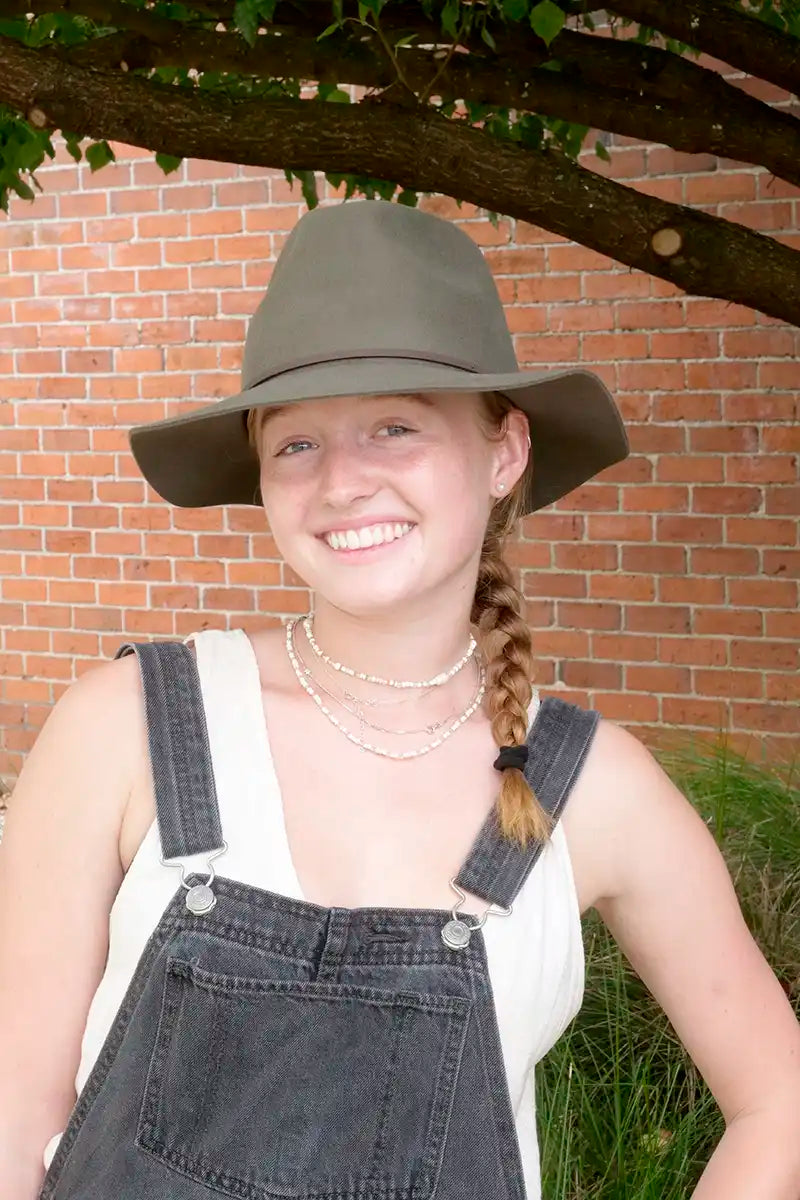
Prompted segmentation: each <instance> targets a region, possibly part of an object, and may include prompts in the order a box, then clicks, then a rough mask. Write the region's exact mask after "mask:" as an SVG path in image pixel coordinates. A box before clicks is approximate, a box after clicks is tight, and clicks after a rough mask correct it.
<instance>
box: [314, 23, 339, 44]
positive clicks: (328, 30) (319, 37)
mask: <svg viewBox="0 0 800 1200" xmlns="http://www.w3.org/2000/svg"><path fill="white" fill-rule="evenodd" d="M339 29H341V24H340V23H339V22H338V21H334V22H333V24H332V25H327V26H326V27H325V29H323V31H322V33H319V34H317V37H316V40H317V41H318V42H321V41H322V39H323V38H326V37H330V36H331V34H332V33H336V32H337V31H338V30H339Z"/></svg>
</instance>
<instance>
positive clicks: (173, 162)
mask: <svg viewBox="0 0 800 1200" xmlns="http://www.w3.org/2000/svg"><path fill="white" fill-rule="evenodd" d="M156 162H157V163H158V165H159V166H160V167H161V170H162V171H163V172H164V174H165V175H169V174H170V172H171V171H177V169H178V167H179V166H180V165H181V163H182V162H183V159H182V158H176V157H175V155H174V154H162V153H161V152H160V151H158V152H157V153H156Z"/></svg>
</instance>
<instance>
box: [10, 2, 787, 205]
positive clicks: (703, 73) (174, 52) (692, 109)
mask: <svg viewBox="0 0 800 1200" xmlns="http://www.w3.org/2000/svg"><path fill="white" fill-rule="evenodd" d="M0 7H3V8H4V9H6V10H8V9H9V8H13V7H18V8H19V10H20V11H22V10H25V9H30V10H32V11H35V12H45V11H63V10H64V9H65V7H67V8H69V10H70V11H72V12H80V13H81V14H82V15H85V16H90V17H92V18H93V19H95V20H106V21H109V22H111V21H120V20H122V19H123V18H124V17H125V16H126V13H127V11H131V12H133V14H134V18H135V19H134V21H133V22H132V23H131V22H129V25H132V34H131V35H127V36H126V35H123V34H120V35H116V36H115V35H112V36H108V37H103V38H98V39H96V40H93V41H90V42H87V43H83V44H82V45H79V46H76V47H72V48H70V49H66V48H63V47H57V46H53V47H52V49H51V50H50V51H49V52H51V53H57V54H60V55H61V56H62V57H64V58H66V59H68V60H69V61H72V62H74V63H76V64H80V65H83V66H90V65H91V66H101V67H110V66H116V65H118V64H119V62H120V61H124V62H125V63H126V64H127V66H128V67H129V68H133V69H136V68H140V69H141V68H145V67H149V66H183V67H194V68H196V69H197V70H230V71H236V72H241V73H244V74H253V75H260V76H267V77H269V76H278V77H282V78H286V77H292V78H296V79H309V80H311V79H313V80H317V81H318V82H321V83H347V84H355V85H360V86H365V87H369V88H386V87H389V86H391V85H392V84H393V82H394V79H395V76H394V74H393V71H392V69H391V67H390V64H389V62H388V60H387V58H385V57H384V54H385V53H386V52H385V49H384V52H383V53H376V51H375V49H373V48H372V47H371V46H370V45H369V43H368V42H366V41H364V40H363V37H359V38H352V37H348V36H347V35H341V36H340V35H331V36H329V37H328V38H326V39H324V40H323V41H322V42H318V41H317V40H316V38H315V36H313V34H312V35H309V33H308V30H307V25H308V18H306V19H305V26H304V27H301V28H296V29H294V30H291V29H288V28H287V27H286V26H283V27H282V29H281V32H280V34H277V35H276V34H274V33H267V34H265V35H263V36H261V37H259V38H258V40H257V43H256V45H255V46H253V47H250V46H248V45H247V43H246V42H245V41H244V39H243V38H241V37H239V35H238V34H234V33H219V32H211V31H209V30H202V29H193V28H191V27H187V26H186V25H184V24H181V23H179V22H175V21H171V20H168V19H165V18H163V17H158V16H156V15H155V14H153V13H150V12H147V11H139V10H136V9H131V10H129V6H127V5H123V4H120V3H118V2H116V0H10V2H9V0H6V3H4V4H3V5H2V6H0ZM384 11H385V12H388V11H389V10H384ZM398 19H399V18H398ZM364 32H366V29H365V30H364ZM136 34H139V35H141V36H139V37H137V36H135V35H136ZM384 36H385V35H384ZM554 47H555V48H556V50H557V51H558V53H559V55H562V56H563V68H562V70H561V71H559V72H553V71H549V70H536V66H537V64H539V63H542V62H544V61H546V60H547V57H548V55H547V51H546V50H545V49H544V47H543V45H542V43H541V42H540V41H539V40H538V39H536V38H531V37H528V36H526V38H525V45H524V47H521V46H520V45H519V44H518V43H517V44H515V46H514V49H513V52H509V53H507V55H505V56H502V55H501V56H497V57H495V56H488V57H487V55H486V49H485V47H483V46H481V50H480V52H476V53H469V54H464V53H462V54H457V55H451V61H450V62H449V63H448V64H447V66H446V67H444V68H442V67H440V66H439V64H438V63H437V62H436V61H435V60H433V59H432V58H431V54H430V52H429V51H428V52H426V51H420V50H417V49H411V48H407V47H405V48H402V52H398V51H395V53H396V54H397V56H398V59H399V60H400V61H402V63H403V78H402V82H403V83H404V85H405V86H406V87H408V88H411V89H412V90H413V91H414V92H416V93H417V94H418V95H420V96H424V95H427V94H428V93H429V89H430V85H431V81H432V78H433V77H434V76H435V75H436V74H437V73H438V74H439V82H438V87H437V93H438V94H440V95H441V96H442V98H443V99H444V100H447V99H456V98H458V99H462V98H464V99H471V100H476V101H479V102H480V103H484V104H493V105H497V106H501V107H509V108H515V109H517V110H519V111H524V112H538V113H546V114H548V115H550V116H555V117H559V118H561V119H562V120H566V121H574V122H576V123H578V124H582V125H589V126H591V127H593V128H597V129H606V130H608V131H609V132H612V133H619V134H623V135H625V136H628V137H635V138H641V139H643V140H647V141H655V142H662V143H664V144H666V145H668V146H671V147H672V148H673V149H675V150H680V151H684V152H687V153H691V154H697V153H708V154H715V155H721V156H723V157H726V158H731V159H735V160H737V161H739V162H747V163H754V164H756V165H759V166H763V167H765V168H766V169H767V170H768V171H770V172H771V173H772V174H773V175H776V176H778V177H779V178H782V179H786V180H787V181H788V182H790V183H794V184H796V185H798V186H800V121H797V120H795V118H794V117H792V116H790V115H789V114H787V113H783V112H780V111H776V110H773V109H771V108H770V107H769V106H768V105H766V104H763V103H762V102H761V101H760V100H756V99H754V98H753V97H751V96H748V95H746V94H745V93H744V92H742V91H741V90H740V89H739V88H735V87H732V86H730V85H729V84H727V83H726V82H725V81H724V80H722V79H720V77H719V76H717V75H716V74H715V73H714V72H713V71H709V70H707V69H705V68H703V67H698V66H697V65H696V64H694V63H691V62H689V61H688V60H684V59H680V58H678V57H677V56H676V55H673V54H670V53H668V52H667V51H664V50H659V49H654V48H649V47H641V46H638V45H634V44H632V43H630V42H615V41H614V40H612V39H609V38H593V37H589V36H587V35H584V34H572V33H566V34H561V35H560V36H559V37H558V38H557V39H556V40H555V42H554ZM451 49H452V47H451ZM521 51H522V52H521ZM622 81H624V82H622Z"/></svg>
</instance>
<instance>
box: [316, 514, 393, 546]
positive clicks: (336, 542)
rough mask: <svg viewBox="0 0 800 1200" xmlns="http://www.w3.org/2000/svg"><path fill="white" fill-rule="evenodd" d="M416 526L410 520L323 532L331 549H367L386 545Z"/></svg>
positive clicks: (324, 538)
mask: <svg viewBox="0 0 800 1200" xmlns="http://www.w3.org/2000/svg"><path fill="white" fill-rule="evenodd" d="M413 528H414V526H413V525H412V524H410V523H409V522H408V521H405V522H403V523H402V524H400V523H399V522H398V523H397V524H395V525H390V524H382V525H365V526H364V527H363V529H343V530H341V531H337V530H334V531H333V532H332V533H326V534H323V540H324V541H326V542H327V543H328V545H329V546H330V548H331V550H365V549H367V547H369V546H385V545H386V544H387V542H396V541H397V540H398V539H399V538H402V537H405V535H406V534H407V533H410V532H411V530H412V529H413Z"/></svg>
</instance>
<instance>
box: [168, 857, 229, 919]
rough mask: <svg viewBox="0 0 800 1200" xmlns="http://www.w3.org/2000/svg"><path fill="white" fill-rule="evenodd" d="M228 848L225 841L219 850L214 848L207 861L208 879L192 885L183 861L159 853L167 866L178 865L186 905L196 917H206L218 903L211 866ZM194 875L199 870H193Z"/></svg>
mask: <svg viewBox="0 0 800 1200" xmlns="http://www.w3.org/2000/svg"><path fill="white" fill-rule="evenodd" d="M227 849H228V843H227V842H223V843H222V845H221V846H220V847H219V849H218V850H213V851H212V852H211V853H210V854H209V856H208V859H207V861H206V869H207V870H208V879H207V880H206V881H205V883H195V884H193V885H190V884H188V883H187V882H186V866H185V864H184V863H182V862H174V861H171V860H169V859H166V858H164V856H163V854H159V856H158V857H159V858H160V859H161V862H162V863H163V865H164V866H165V867H176V868H178V869H179V870H180V873H181V887H184V888H186V907H187V909H188V910H189V912H190V913H194V915H195V916H196V917H204V916H205V915H206V913H210V912H211V910H212V908H213V907H214V905H215V904H216V903H217V897H216V896H215V895H214V892H213V890H212V887H211V884H212V883H213V882H214V875H215V872H214V868H213V867H212V866H211V863H212V861H213V859H215V858H219V856H220V854H224V853H225V851H226V850H227ZM191 874H192V875H196V874H198V872H197V871H192V872H191Z"/></svg>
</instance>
